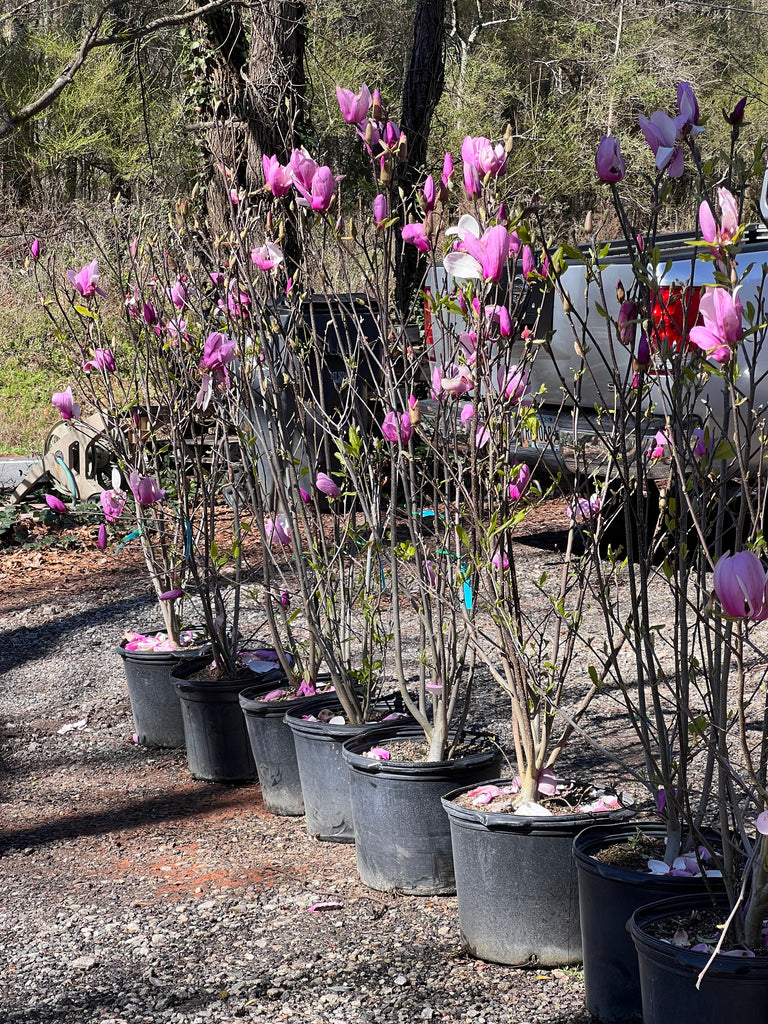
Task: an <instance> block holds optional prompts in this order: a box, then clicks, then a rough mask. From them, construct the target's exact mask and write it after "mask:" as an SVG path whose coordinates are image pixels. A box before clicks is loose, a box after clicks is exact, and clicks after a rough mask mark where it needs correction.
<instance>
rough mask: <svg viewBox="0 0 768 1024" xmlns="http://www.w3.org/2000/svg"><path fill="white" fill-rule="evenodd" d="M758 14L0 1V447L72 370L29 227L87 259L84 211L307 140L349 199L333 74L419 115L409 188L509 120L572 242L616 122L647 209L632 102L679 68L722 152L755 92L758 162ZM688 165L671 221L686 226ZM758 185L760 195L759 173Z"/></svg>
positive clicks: (135, 203) (649, 103)
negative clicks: (28, 272)
mask: <svg viewBox="0 0 768 1024" xmlns="http://www.w3.org/2000/svg"><path fill="white" fill-rule="evenodd" d="M766 32H768V0H733V3H730V4H720V3H707V2H704V0H376V2H374V0H306V2H300V0H249V2H242V3H235V2H233V0H209V2H207V3H206V2H205V0H186V2H185V0H175V2H174V0H153V2H151V3H150V2H147V0H138V2H133V0H114V2H112V3H107V4H105V3H103V2H102V3H98V2H96V3H92V2H89V0H86V2H83V0H0V62H1V63H0V196H1V197H2V209H3V217H2V223H0V261H2V267H3V274H2V277H1V278H0V311H1V312H0V341H2V351H3V353H4V355H3V357H2V359H3V373H2V375H0V410H2V411H0V451H28V450H33V449H35V448H37V449H38V450H39V446H40V443H41V438H43V437H44V436H45V425H46V424H45V420H46V418H50V420H51V421H52V420H53V418H54V413H53V411H51V414H50V417H49V413H48V405H47V403H48V400H49V396H50V392H51V391H52V390H54V387H59V386H62V385H64V384H66V382H67V368H66V366H63V365H60V364H58V363H57V362H56V356H55V351H54V347H53V346H51V344H50V343H49V342H50V339H49V338H48V335H47V331H48V327H47V324H46V320H45V317H44V315H43V314H42V313H41V311H40V309H39V304H38V303H37V302H36V296H35V294H34V290H33V289H32V288H31V283H30V279H29V278H28V277H27V276H25V275H24V263H25V260H26V258H27V254H28V246H29V242H30V241H31V239H32V237H34V236H39V237H40V238H41V239H42V240H43V241H44V244H45V246H46V247H47V249H48V251H49V252H50V251H52V249H53V248H56V249H57V251H58V252H59V253H60V254H61V258H62V260H64V261H65V265H66V260H71V263H70V264H69V265H74V264H75V263H76V262H77V260H78V259H80V260H81V261H84V260H85V259H90V258H91V250H90V249H89V243H88V237H87V232H86V230H84V228H83V225H87V227H88V229H89V230H91V231H94V230H96V231H97V230H99V229H100V226H102V225H103V226H104V229H105V230H107V228H108V225H109V223H110V220H111V217H112V209H113V205H114V203H115V202H116V201H119V203H120V204H122V206H123V208H125V207H126V206H129V207H130V208H131V209H132V210H134V211H136V212H140V213H141V214H143V215H145V216H147V217H149V218H152V217H157V218H162V219H164V218H165V216H166V213H167V211H168V209H170V208H172V206H173V203H174V202H175V201H176V200H177V199H178V198H180V197H182V196H185V195H188V194H190V192H191V191H192V190H193V189H196V190H197V194H198V195H203V196H206V195H207V196H208V202H209V204H210V206H211V208H214V206H215V195H214V190H215V188H216V187H217V180H218V179H217V172H216V167H217V165H219V166H220V164H221V163H222V161H223V162H224V163H226V164H227V165H228V166H229V167H231V168H233V169H234V172H233V173H234V174H235V175H236V177H237V178H238V179H239V181H238V182H237V183H238V184H240V185H242V186H243V187H245V188H247V189H258V188H260V186H261V184H262V181H263V179H261V180H260V178H259V175H260V173H261V172H260V154H261V153H262V152H269V151H277V152H280V148H281V146H282V147H283V152H285V148H286V147H290V146H291V145H296V144H303V145H305V146H306V147H307V149H308V150H309V151H310V152H311V153H312V155H313V156H314V157H315V158H316V159H318V160H321V162H327V163H328V164H330V166H331V167H332V168H334V170H337V171H338V172H340V173H341V172H344V173H345V174H346V178H345V179H344V182H343V185H342V193H341V197H342V203H343V204H346V205H347V206H348V207H349V208H350V209H354V208H355V206H356V205H357V203H358V202H359V201H360V198H361V197H362V198H363V200H367V199H368V198H370V196H372V195H373V185H372V183H371V182H370V181H368V179H367V178H366V176H365V170H364V164H363V161H362V155H361V147H360V146H359V144H357V143H356V139H355V137H354V133H351V132H350V130H349V126H348V125H346V124H344V122H343V121H342V118H341V114H340V112H339V107H338V103H337V101H336V93H335V89H336V85H337V84H341V85H343V86H346V87H348V88H352V89H354V90H357V89H358V88H359V86H360V85H361V84H362V83H363V82H366V83H367V84H368V85H369V86H370V87H371V89H373V88H374V87H375V86H378V88H379V89H380V90H381V93H382V96H383V97H384V101H385V103H386V104H387V106H388V108H389V109H390V110H391V112H392V115H393V116H394V117H395V118H396V119H398V118H402V121H401V123H403V124H404V125H405V126H406V127H410V130H411V131H410V134H409V142H410V141H413V142H414V145H411V146H410V147H409V148H410V154H411V156H410V166H409V167H408V168H406V169H405V173H406V175H410V178H407V177H406V178H404V183H405V185H406V191H407V189H408V187H411V186H412V185H413V184H415V183H416V182H417V181H419V180H423V176H424V175H425V174H426V173H429V172H436V174H438V175H439V172H440V169H441V167H442V161H443V154H444V152H445V151H446V150H450V151H451V152H452V153H453V154H454V158H455V159H456V160H457V164H459V159H458V154H459V150H460V146H461V141H462V139H463V138H464V136H465V135H468V134H469V135H485V136H487V137H489V138H491V139H499V138H501V137H503V136H504V133H505V131H506V129H507V126H508V125H509V126H511V134H512V137H513V140H514V146H513V149H512V155H511V169H510V172H509V173H508V174H507V176H506V178H505V179H504V182H505V189H506V193H507V194H506V199H507V201H508V203H509V205H510V207H511V208H515V207H518V206H520V205H521V204H525V203H527V202H528V201H530V199H531V198H532V197H533V196H538V197H539V198H540V200H541V202H543V203H544V204H545V205H546V207H547V211H548V216H549V217H550V219H551V221H552V223H553V224H557V225H558V230H559V232H560V233H561V234H570V235H571V237H573V238H575V239H576V240H580V238H581V236H580V231H581V230H582V228H581V225H583V222H584V219H585V217H586V215H587V213H588V211H592V217H593V223H594V222H595V219H596V218H597V219H598V220H600V218H603V220H604V221H605V227H604V230H605V231H606V232H607V233H608V236H609V235H610V228H611V219H610V210H609V208H610V196H609V193H608V191H607V190H606V188H605V186H603V185H601V184H600V183H599V182H598V181H597V178H596V176H595V170H594V154H595V149H596V146H597V142H598V140H599V138H600V136H601V135H602V134H604V133H609V132H610V133H612V134H615V135H617V136H619V137H620V139H621V144H622V150H623V153H624V155H625V158H626V160H627V164H628V167H629V174H628V179H627V183H626V184H627V188H628V189H629V190H630V192H631V195H632V199H633V202H634V203H635V204H636V206H637V208H638V211H642V210H644V209H645V207H646V206H647V205H648V203H649V202H650V199H649V196H650V190H649V188H648V179H647V177H646V175H647V174H648V173H649V172H650V171H651V170H652V157H651V155H650V152H649V150H648V146H647V144H646V143H645V140H644V139H643V137H642V135H641V133H640V130H639V127H638V121H637V118H638V115H639V114H646V115H648V114H649V113H650V112H651V111H653V110H655V109H659V108H661V109H664V110H668V111H673V107H674V102H675V92H676V88H677V84H678V82H679V81H681V80H684V81H688V82H690V83H691V84H692V85H693V87H694V90H695V92H696V95H697V97H698V100H699V104H700V107H701V111H702V115H703V119H704V121H705V123H706V126H707V134H708V150H709V151H710V152H715V151H717V150H720V151H722V152H723V153H727V152H728V150H729V146H730V143H731V127H730V125H729V124H728V123H727V121H726V119H725V117H724V116H723V113H722V112H723V111H725V112H726V113H727V112H728V111H730V110H731V109H732V108H733V107H734V105H735V103H736V102H737V101H738V100H739V99H740V98H741V97H742V96H746V97H747V116H746V123H745V126H744V128H743V129H742V132H741V136H740V138H739V142H738V152H739V155H740V157H741V158H742V159H743V160H744V161H745V162H746V163H747V164H758V165H759V163H760V161H761V159H762V144H761V142H760V139H761V138H762V137H763V136H768V131H767V130H766V129H768V104H767V103H766V100H767V99H768V46H767V45H766V43H765V38H766ZM459 166H460V164H459ZM688 173H689V172H686V176H684V177H683V178H682V179H680V180H679V181H678V182H676V183H675V185H674V190H675V199H676V203H675V205H674V207H673V209H672V212H671V213H670V214H669V216H668V221H667V222H666V223H665V224H664V225H663V227H666V228H670V229H678V228H679V229H683V228H691V227H692V226H693V212H694V208H695V206H694V204H695V196H694V189H693V187H692V182H691V181H689V179H688V177H687V175H688ZM711 173H712V176H713V183H716V176H717V171H716V168H715V167H714V166H713V168H712V170H711ZM219 184H220V183H219ZM747 198H748V201H749V202H750V203H751V204H752V210H753V211H754V207H755V204H756V199H757V186H755V187H753V189H752V190H751V192H750V193H749V194H748V197H747ZM158 223H160V221H158ZM41 409H45V410H46V411H45V414H44V416H43V417H42V421H41V412H40V411H41Z"/></svg>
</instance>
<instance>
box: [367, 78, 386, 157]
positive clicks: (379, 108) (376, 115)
mask: <svg viewBox="0 0 768 1024" xmlns="http://www.w3.org/2000/svg"><path fill="white" fill-rule="evenodd" d="M383 109H384V105H383V103H382V102H381V93H380V92H379V90H378V89H374V90H373V107H372V108H371V117H372V118H373V120H374V121H380V120H381V115H382V112H383ZM369 127H370V123H369ZM366 134H367V133H366ZM365 141H366V142H368V139H367V138H366V140H365ZM368 144H369V145H370V142H368Z"/></svg>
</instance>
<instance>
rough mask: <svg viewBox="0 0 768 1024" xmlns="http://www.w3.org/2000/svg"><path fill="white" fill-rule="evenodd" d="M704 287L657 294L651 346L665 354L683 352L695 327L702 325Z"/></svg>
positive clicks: (653, 307) (653, 310) (664, 289)
mask: <svg viewBox="0 0 768 1024" xmlns="http://www.w3.org/2000/svg"><path fill="white" fill-rule="evenodd" d="M700 301H701V288H682V287H681V286H680V285H674V286H673V287H672V288H659V290H658V291H657V292H655V294H654V298H653V306H652V307H651V318H652V320H653V330H652V332H651V335H652V336H651V347H652V348H653V349H654V350H656V351H659V350H660V351H661V352H662V354H663V353H672V352H679V351H680V349H681V347H682V344H683V341H686V342H687V341H688V334H689V333H690V330H691V328H692V327H694V326H695V325H696V324H697V323H699V322H700V317H699V302H700Z"/></svg>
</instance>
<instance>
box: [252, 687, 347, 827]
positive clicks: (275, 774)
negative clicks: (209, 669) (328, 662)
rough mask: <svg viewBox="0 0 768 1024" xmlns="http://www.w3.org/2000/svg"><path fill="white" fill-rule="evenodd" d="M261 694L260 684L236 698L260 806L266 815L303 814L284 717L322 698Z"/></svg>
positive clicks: (306, 709) (309, 707) (293, 758)
mask: <svg viewBox="0 0 768 1024" xmlns="http://www.w3.org/2000/svg"><path fill="white" fill-rule="evenodd" d="M269 689H273V687H269ZM265 693H266V691H265V690H264V688H263V687H262V686H257V687H254V688H253V689H246V690H243V691H242V692H241V694H240V698H239V700H240V717H241V718H242V720H243V723H244V726H245V729H246V734H247V736H248V743H249V748H250V751H251V754H252V757H253V760H254V762H255V765H256V772H257V774H258V776H259V783H260V785H261V797H262V800H263V801H264V806H265V807H266V809H267V810H268V811H269V812H270V814H276V815H281V816H285V817H295V816H298V815H300V814H303V813H304V798H303V796H302V791H301V778H300V776H299V766H298V763H297V761H296V747H295V744H294V741H293V732H292V731H291V727H290V726H289V725H288V724H287V723H286V721H285V716H286V714H290V713H295V714H298V715H301V714H304V713H305V712H307V711H308V710H309V709H311V708H313V707H316V706H317V704H318V701H319V702H320V703H321V704H322V701H323V698H322V696H320V697H318V696H316V695H315V696H311V697H297V698H296V699H295V700H288V701H285V700H262V699H261V698H262V697H263V696H265ZM326 699H327V698H326Z"/></svg>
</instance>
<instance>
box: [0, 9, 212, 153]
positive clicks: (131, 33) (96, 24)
mask: <svg viewBox="0 0 768 1024" xmlns="http://www.w3.org/2000/svg"><path fill="white" fill-rule="evenodd" d="M231 3H232V0H209V2H208V3H204V4H201V5H200V6H196V7H195V8H194V9H193V10H184V11H179V12H177V13H176V14H168V15H165V16H163V17H161V18H155V20H154V21H150V22H148V23H147V24H146V25H141V26H137V27H136V28H132V29H127V30H124V31H122V32H115V33H109V34H107V35H99V30H100V28H101V26H102V24H103V22H104V19H105V18H106V17H107V14H108V13H109V11H110V8H111V7H112V2H111V0H110V2H109V3H106V4H105V5H104V6H103V7H102V8H101V10H100V11H99V13H98V14H97V15H96V17H95V19H94V21H93V23H92V24H91V26H90V28H89V29H87V31H86V32H85V35H84V36H83V38H82V41H81V43H80V46H79V48H78V51H77V54H76V55H75V56H74V58H73V59H72V60H71V61H70V63H69V64H68V65H67V67H66V68H65V69H64V70H63V71H62V72H61V74H60V75H59V76H58V78H57V79H56V80H55V81H54V82H52V83H51V85H49V86H48V88H47V89H44V90H43V92H41V93H39V94H38V95H37V96H36V97H35V98H34V99H33V100H30V102H29V103H25V104H24V106H23V107H20V108H19V109H18V110H17V111H15V112H11V111H9V110H7V109H2V108H0V139H6V138H8V136H9V135H12V134H13V132H14V131H15V130H16V128H18V127H19V125H21V124H24V123H25V122H26V121H29V120H30V119H31V118H33V117H36V116H37V115H38V114H40V113H42V112H43V111H44V110H46V109H47V108H48V107H50V106H51V104H52V103H53V102H54V101H55V100H56V99H57V98H58V96H59V95H60V94H61V93H62V92H63V91H64V89H66V87H67V86H68V85H69V84H70V83H71V82H72V80H73V79H74V77H75V75H76V74H77V72H78V71H79V70H80V68H82V66H83V64H85V61H86V59H87V57H88V54H89V53H90V52H91V51H92V50H95V49H97V48H99V47H104V46H115V45H117V44H124V43H129V42H133V41H134V40H136V39H144V38H146V37H147V36H150V35H154V34H155V33H156V32H160V31H161V30H162V29H165V28H172V27H174V26H176V25H185V24H187V23H189V22H190V21H194V20H195V18H199V17H200V16H201V15H204V14H208V13H209V12H211V11H215V10H218V9H219V8H220V7H226V6H228V5H229V4H231Z"/></svg>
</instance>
